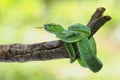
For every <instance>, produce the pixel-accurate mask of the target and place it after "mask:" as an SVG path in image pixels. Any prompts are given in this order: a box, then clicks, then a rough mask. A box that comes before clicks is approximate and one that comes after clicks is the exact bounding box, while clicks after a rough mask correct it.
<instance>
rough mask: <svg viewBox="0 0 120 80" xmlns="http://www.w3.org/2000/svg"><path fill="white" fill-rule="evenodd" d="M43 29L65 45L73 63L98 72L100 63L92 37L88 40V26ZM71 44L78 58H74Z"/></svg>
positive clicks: (100, 66)
mask: <svg viewBox="0 0 120 80" xmlns="http://www.w3.org/2000/svg"><path fill="white" fill-rule="evenodd" d="M44 29H45V30H46V31H48V32H50V33H53V34H55V35H56V37H57V38H59V39H60V40H62V41H63V42H64V43H65V47H66V49H67V52H68V53H69V56H70V58H71V60H70V62H71V63H73V62H74V61H75V60H76V59H77V60H78V62H79V64H80V65H81V66H82V67H88V68H89V69H90V70H91V71H93V72H98V71H99V70H100V69H101V68H102V65H103V64H102V62H101V61H100V60H99V59H98V58H97V56H96V43H95V40H94V38H93V37H92V38H91V39H90V40H89V39H88V36H89V35H90V33H91V30H90V28H89V27H88V26H85V25H82V24H80V23H76V24H74V25H71V26H69V27H68V29H67V30H65V29H64V28H63V27H62V26H61V25H59V24H54V23H51V24H45V25H44ZM72 43H74V44H76V46H77V49H78V52H79V54H80V57H79V58H76V56H77V55H76V52H75V50H74V47H73V45H72Z"/></svg>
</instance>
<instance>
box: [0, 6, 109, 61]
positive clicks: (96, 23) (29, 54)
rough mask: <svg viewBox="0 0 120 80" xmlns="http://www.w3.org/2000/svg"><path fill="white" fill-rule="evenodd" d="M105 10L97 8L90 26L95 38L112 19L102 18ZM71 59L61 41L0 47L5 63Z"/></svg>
mask: <svg viewBox="0 0 120 80" xmlns="http://www.w3.org/2000/svg"><path fill="white" fill-rule="evenodd" d="M104 11H105V8H103V7H100V8H97V10H96V12H95V13H94V14H93V15H92V17H91V19H90V21H89V22H88V24H87V25H88V26H89V27H90V28H91V31H92V32H91V35H90V36H89V38H90V37H91V36H93V35H94V34H95V33H96V32H97V31H98V30H99V29H100V27H101V26H102V25H103V24H105V23H106V22H107V21H109V20H110V19H111V17H110V16H102V15H103V12H104ZM60 58H69V55H68V53H67V51H66V49H65V46H64V43H63V42H62V41H60V40H56V41H51V42H43V43H36V44H8V45H0V61H3V62H9V61H10V62H14V61H17V62H25V61H39V60H51V59H60Z"/></svg>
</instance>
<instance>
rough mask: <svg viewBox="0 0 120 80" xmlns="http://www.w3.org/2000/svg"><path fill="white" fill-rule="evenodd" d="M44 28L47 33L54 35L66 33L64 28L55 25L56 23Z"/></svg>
mask: <svg viewBox="0 0 120 80" xmlns="http://www.w3.org/2000/svg"><path fill="white" fill-rule="evenodd" d="M44 28H45V30H46V31H48V32H51V33H54V34H57V33H61V32H63V31H64V28H63V27H62V26H61V25H59V24H54V23H51V24H45V25H44Z"/></svg>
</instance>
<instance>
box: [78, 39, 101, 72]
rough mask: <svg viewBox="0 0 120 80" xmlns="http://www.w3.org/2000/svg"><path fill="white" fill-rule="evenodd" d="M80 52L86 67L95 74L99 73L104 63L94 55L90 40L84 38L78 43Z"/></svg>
mask: <svg viewBox="0 0 120 80" xmlns="http://www.w3.org/2000/svg"><path fill="white" fill-rule="evenodd" d="M76 44H77V47H78V51H79V52H80V55H81V59H82V60H83V61H84V63H85V64H86V66H87V67H88V68H89V69H90V70H91V71H93V72H98V71H99V70H100V69H101V68H102V65H103V64H102V62H101V61H100V60H99V59H98V58H97V57H96V56H95V54H94V53H93V51H92V49H91V47H90V43H89V40H88V38H84V39H82V40H81V41H78V42H77V43H76Z"/></svg>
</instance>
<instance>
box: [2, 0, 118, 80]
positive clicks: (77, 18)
mask: <svg viewBox="0 0 120 80" xmlns="http://www.w3.org/2000/svg"><path fill="white" fill-rule="evenodd" d="M119 3H120V0H0V44H11V43H24V44H32V43H40V42H45V41H52V40H56V38H55V36H54V35H52V34H49V33H48V32H46V31H44V30H43V29H41V30H40V29H36V28H34V27H38V26H43V25H44V24H46V23H57V24H61V25H63V26H64V27H65V28H67V26H69V25H71V24H74V23H82V24H87V23H88V21H89V19H90V17H91V15H92V14H93V12H94V11H95V10H96V8H98V7H105V8H106V12H105V13H104V14H107V15H110V16H111V17H112V20H111V21H109V22H107V23H106V24H105V25H104V26H103V27H102V28H101V29H100V30H99V31H98V32H97V33H96V34H95V35H94V37H95V39H96V43H97V49H98V57H99V58H100V59H101V60H102V62H103V64H104V66H103V68H102V70H101V71H99V72H98V73H95V74H94V73H92V72H91V71H90V70H89V69H86V68H83V67H81V66H80V65H79V64H78V63H77V62H75V63H73V64H70V63H69V59H59V60H49V61H32V62H25V63H17V62H16V63H4V62H1V63H0V80H120V63H119V61H120V50H119V49H120V22H119V21H120V15H119V14H120V5H119ZM43 34H44V35H43Z"/></svg>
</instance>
